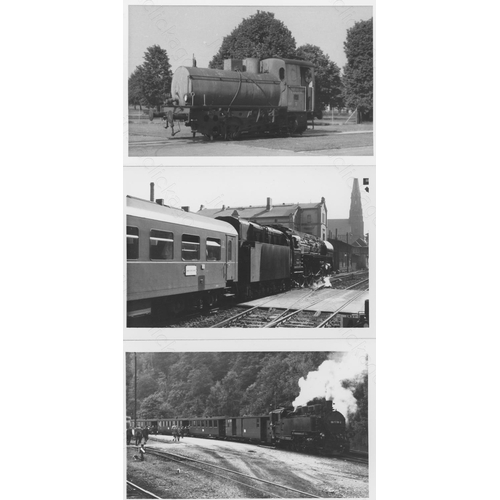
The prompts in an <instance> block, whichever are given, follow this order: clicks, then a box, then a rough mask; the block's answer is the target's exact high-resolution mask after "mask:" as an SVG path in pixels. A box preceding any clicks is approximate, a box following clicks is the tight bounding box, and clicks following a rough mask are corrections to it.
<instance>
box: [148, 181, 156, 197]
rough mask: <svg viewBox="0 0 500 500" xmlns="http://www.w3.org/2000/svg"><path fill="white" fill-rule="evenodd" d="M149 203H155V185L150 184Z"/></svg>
mask: <svg viewBox="0 0 500 500" xmlns="http://www.w3.org/2000/svg"><path fill="white" fill-rule="evenodd" d="M149 201H155V183H154V182H150V183H149Z"/></svg>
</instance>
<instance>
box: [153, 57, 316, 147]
mask: <svg viewBox="0 0 500 500" xmlns="http://www.w3.org/2000/svg"><path fill="white" fill-rule="evenodd" d="M194 64H195V63H194ZM171 94H172V99H173V100H174V101H175V105H171V104H169V105H167V106H164V107H163V109H162V111H163V113H164V114H168V113H169V112H170V113H173V114H174V115H182V116H187V119H186V122H185V124H186V126H187V127H190V128H191V132H192V134H193V138H194V137H195V135H196V132H199V133H200V134H203V135H204V136H205V137H206V138H209V139H210V140H213V139H214V138H222V139H239V138H240V137H241V135H242V134H254V135H257V136H261V135H263V134H265V133H273V134H281V135H288V134H290V133H299V134H302V132H304V130H306V129H307V118H308V116H312V113H313V112H314V65H313V64H311V63H309V62H306V61H297V60H293V59H281V58H277V57H274V58H268V59H263V60H259V59H257V58H247V59H243V60H241V59H226V60H224V69H223V70H220V69H208V68H197V67H196V66H194V67H186V66H181V67H179V68H177V70H176V71H175V73H174V75H173V78H172V86H171Z"/></svg>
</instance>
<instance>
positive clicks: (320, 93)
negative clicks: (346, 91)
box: [296, 43, 343, 111]
mask: <svg viewBox="0 0 500 500" xmlns="http://www.w3.org/2000/svg"><path fill="white" fill-rule="evenodd" d="M296 58H297V59H300V60H303V61H309V62H311V63H313V64H314V74H315V80H316V83H315V95H316V98H315V108H316V110H318V111H319V110H323V109H325V107H326V106H327V105H329V106H331V107H341V106H342V104H343V102H342V81H341V78H340V68H339V67H338V66H337V65H336V64H335V63H334V62H333V61H330V57H329V56H328V54H325V53H324V52H323V51H322V50H321V49H320V48H319V47H318V46H317V45H311V44H309V43H308V44H306V45H302V46H300V47H299V48H298V49H297V55H296Z"/></svg>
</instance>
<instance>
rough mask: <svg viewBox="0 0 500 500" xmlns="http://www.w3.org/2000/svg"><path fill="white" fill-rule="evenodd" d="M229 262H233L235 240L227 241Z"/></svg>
mask: <svg viewBox="0 0 500 500" xmlns="http://www.w3.org/2000/svg"><path fill="white" fill-rule="evenodd" d="M227 260H233V240H228V241H227Z"/></svg>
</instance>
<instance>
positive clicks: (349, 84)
mask: <svg viewBox="0 0 500 500" xmlns="http://www.w3.org/2000/svg"><path fill="white" fill-rule="evenodd" d="M344 51H345V54H346V57H347V64H346V65H345V66H344V77H343V83H344V99H345V105H346V106H347V107H350V108H355V107H356V106H357V107H358V109H359V110H360V111H361V112H362V113H363V114H364V115H371V114H372V112H373V18H372V19H369V20H368V21H360V22H358V23H356V24H355V25H354V26H353V27H352V28H350V29H349V30H348V31H347V38H346V41H345V42H344Z"/></svg>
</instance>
